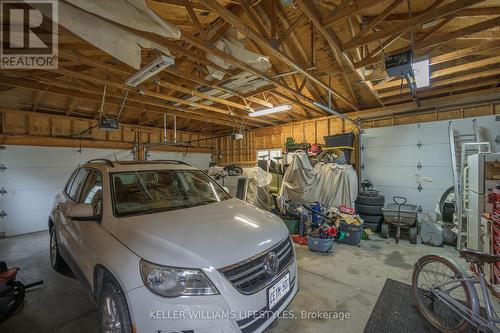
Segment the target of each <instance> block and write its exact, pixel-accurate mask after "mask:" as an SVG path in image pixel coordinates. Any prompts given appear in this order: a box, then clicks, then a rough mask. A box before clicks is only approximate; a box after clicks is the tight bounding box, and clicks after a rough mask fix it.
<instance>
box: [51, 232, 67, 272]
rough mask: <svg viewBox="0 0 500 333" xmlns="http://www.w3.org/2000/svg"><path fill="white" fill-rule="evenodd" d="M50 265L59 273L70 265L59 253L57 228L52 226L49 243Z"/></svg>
mask: <svg viewBox="0 0 500 333" xmlns="http://www.w3.org/2000/svg"><path fill="white" fill-rule="evenodd" d="M49 256H50V266H51V267H52V268H53V269H54V270H55V271H56V272H58V273H62V272H65V271H66V269H67V268H68V266H67V265H66V263H65V262H64V259H63V258H62V257H61V254H60V253H59V243H58V242H57V235H56V228H55V227H54V226H52V228H50V243H49Z"/></svg>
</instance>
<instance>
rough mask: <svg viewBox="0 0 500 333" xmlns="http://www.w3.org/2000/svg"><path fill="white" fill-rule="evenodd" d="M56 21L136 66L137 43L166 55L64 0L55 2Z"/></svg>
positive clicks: (138, 49)
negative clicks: (57, 14) (57, 12)
mask: <svg viewBox="0 0 500 333" xmlns="http://www.w3.org/2000/svg"><path fill="white" fill-rule="evenodd" d="M104 2H107V1H104ZM33 7H35V8H37V9H40V10H41V11H42V12H44V11H45V9H46V7H37V5H36V3H34V4H33ZM58 23H59V24H60V25H61V26H63V27H64V28H66V29H67V30H69V31H71V32H72V33H74V34H75V35H77V36H79V37H81V38H83V39H85V40H86V41H87V42H89V43H91V44H92V45H94V46H96V47H98V48H99V49H101V50H103V51H104V52H106V53H108V54H110V55H111V56H113V57H115V58H116V59H118V60H120V61H122V62H124V63H126V64H128V65H130V66H132V67H134V68H136V69H139V68H140V66H141V47H144V48H151V49H157V50H159V51H161V52H163V53H165V54H167V55H170V52H169V50H168V49H167V48H165V47H163V46H161V45H158V44H156V43H154V42H152V41H150V40H148V39H145V38H142V37H140V36H137V35H135V34H134V33H132V32H130V31H128V30H126V29H123V28H121V27H119V26H117V25H114V24H112V23H110V22H107V21H105V20H104V19H102V18H100V17H98V16H95V15H93V14H90V13H88V12H86V11H84V10H82V9H80V8H77V7H74V6H72V5H68V4H66V3H64V2H59V20H58Z"/></svg>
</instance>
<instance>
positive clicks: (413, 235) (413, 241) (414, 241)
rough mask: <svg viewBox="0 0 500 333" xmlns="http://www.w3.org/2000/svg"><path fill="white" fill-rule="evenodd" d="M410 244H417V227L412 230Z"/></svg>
mask: <svg viewBox="0 0 500 333" xmlns="http://www.w3.org/2000/svg"><path fill="white" fill-rule="evenodd" d="M410 244H417V227H411V228H410Z"/></svg>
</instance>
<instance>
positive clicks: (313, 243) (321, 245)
mask: <svg viewBox="0 0 500 333" xmlns="http://www.w3.org/2000/svg"><path fill="white" fill-rule="evenodd" d="M307 247H308V248H309V250H311V251H318V252H330V250H331V249H332V247H333V238H329V239H323V238H315V237H311V236H308V237H307Z"/></svg>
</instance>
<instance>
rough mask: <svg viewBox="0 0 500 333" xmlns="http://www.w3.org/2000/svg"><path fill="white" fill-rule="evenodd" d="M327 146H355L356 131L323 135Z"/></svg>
mask: <svg viewBox="0 0 500 333" xmlns="http://www.w3.org/2000/svg"><path fill="white" fill-rule="evenodd" d="M323 138H324V139H325V146H327V147H354V133H343V134H337V135H328V136H325V137H323Z"/></svg>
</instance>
